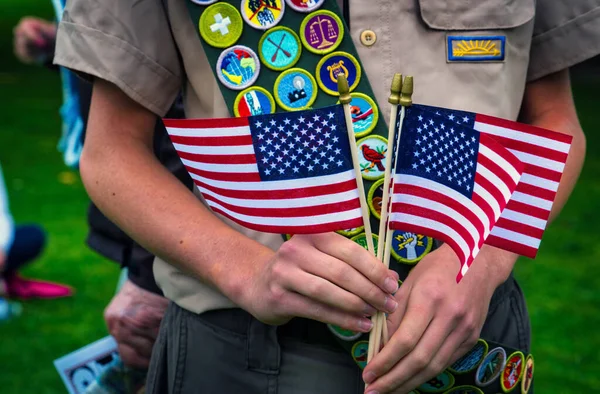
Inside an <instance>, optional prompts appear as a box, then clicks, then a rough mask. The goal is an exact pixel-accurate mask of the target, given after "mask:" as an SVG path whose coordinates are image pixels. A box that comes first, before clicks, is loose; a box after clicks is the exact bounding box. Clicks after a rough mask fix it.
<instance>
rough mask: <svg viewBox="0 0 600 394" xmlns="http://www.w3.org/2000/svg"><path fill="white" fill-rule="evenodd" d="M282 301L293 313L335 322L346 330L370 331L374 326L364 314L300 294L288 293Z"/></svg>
mask: <svg viewBox="0 0 600 394" xmlns="http://www.w3.org/2000/svg"><path fill="white" fill-rule="evenodd" d="M281 302H282V303H285V305H286V308H288V310H290V311H291V313H290V314H291V315H294V316H298V317H304V318H306V319H312V320H317V321H320V322H322V323H327V324H334V325H336V326H339V327H341V328H344V329H346V330H351V331H355V332H369V331H370V330H371V328H372V326H373V324H372V323H371V320H370V319H368V318H366V317H364V316H360V315H354V314H351V313H348V312H344V311H341V310H339V309H337V308H333V307H331V306H329V305H326V304H323V303H319V302H317V301H314V300H312V299H310V298H308V297H305V296H303V295H300V294H294V293H287V295H286V296H285V297H283V299H282V300H281Z"/></svg>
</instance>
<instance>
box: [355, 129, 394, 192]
mask: <svg viewBox="0 0 600 394" xmlns="http://www.w3.org/2000/svg"><path fill="white" fill-rule="evenodd" d="M357 145H358V159H359V162H360V173H361V174H362V176H363V178H365V179H368V180H371V181H375V180H377V179H379V178H382V177H383V176H384V174H385V158H386V155H387V140H386V139H385V138H383V137H381V136H379V135H370V136H368V137H365V138H363V139H362V140H360V141H358V142H357Z"/></svg>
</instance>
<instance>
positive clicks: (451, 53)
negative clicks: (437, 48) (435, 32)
mask: <svg viewBox="0 0 600 394" xmlns="http://www.w3.org/2000/svg"><path fill="white" fill-rule="evenodd" d="M447 40H448V41H447V47H446V51H447V52H448V62H503V61H504V58H505V56H506V36H452V35H449V36H448V39H447Z"/></svg>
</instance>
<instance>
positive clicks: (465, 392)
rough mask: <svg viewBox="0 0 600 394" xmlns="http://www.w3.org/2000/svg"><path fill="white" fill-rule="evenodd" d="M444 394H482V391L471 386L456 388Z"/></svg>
mask: <svg viewBox="0 0 600 394" xmlns="http://www.w3.org/2000/svg"><path fill="white" fill-rule="evenodd" d="M444 394H483V391H481V390H479V389H478V388H477V387H473V386H458V387H455V388H453V389H452V390H450V391H446V392H445V393H444Z"/></svg>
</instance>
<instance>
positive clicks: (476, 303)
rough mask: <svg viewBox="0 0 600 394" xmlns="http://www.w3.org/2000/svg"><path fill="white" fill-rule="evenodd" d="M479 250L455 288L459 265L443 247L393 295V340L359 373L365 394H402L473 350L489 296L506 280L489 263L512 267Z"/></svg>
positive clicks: (494, 254)
mask: <svg viewBox="0 0 600 394" xmlns="http://www.w3.org/2000/svg"><path fill="white" fill-rule="evenodd" d="M484 248H486V247H484ZM484 248H482V251H481V252H480V256H478V258H477V259H476V261H475V262H473V265H472V266H471V268H470V270H469V272H468V273H467V275H466V276H465V277H464V278H463V279H462V281H461V282H460V283H459V284H457V283H456V274H457V272H458V271H459V269H460V263H459V260H458V258H457V257H456V255H455V254H454V252H453V251H452V250H451V249H450V247H449V246H448V245H443V246H442V247H440V248H439V249H438V250H436V251H435V252H432V253H431V254H429V255H427V256H426V257H425V258H423V260H422V261H421V262H420V263H419V264H418V265H417V266H416V267H415V268H414V269H413V270H412V271H411V273H410V274H409V276H408V278H407V279H406V281H405V282H404V283H403V284H402V286H401V287H400V290H399V291H398V292H397V293H396V296H395V297H396V300H397V301H398V302H399V306H398V309H397V310H396V312H395V313H393V314H391V315H389V317H388V322H387V323H388V331H389V332H390V333H394V334H393V335H392V337H391V338H390V341H389V342H388V344H387V345H385V347H384V348H383V349H382V350H381V352H380V353H379V354H378V355H376V356H375V357H374V358H373V360H372V361H371V363H369V365H367V367H366V368H365V370H364V372H363V379H364V380H365V382H366V383H367V384H368V387H367V389H366V392H367V393H371V392H373V393H379V394H383V393H408V392H409V391H410V390H413V389H415V388H416V387H418V386H419V385H420V384H422V383H423V382H425V381H427V380H428V379H431V378H433V377H435V376H436V375H438V374H439V373H440V372H442V371H443V370H444V369H445V368H447V367H448V365H451V364H452V363H453V362H454V361H456V360H457V359H458V358H460V357H461V356H462V355H463V354H465V353H466V352H467V351H469V350H470V349H471V348H472V347H473V346H474V345H475V343H476V342H477V339H478V338H479V334H480V333H481V328H482V327H483V323H484V322H485V318H486V315H487V310H488V307H489V303H490V300H491V297H492V294H493V293H494V290H495V289H496V287H498V286H499V285H500V283H502V282H503V281H504V280H506V277H507V276H508V274H507V273H506V274H505V273H504V272H506V271H502V272H503V273H502V274H500V271H498V270H497V269H496V268H490V267H493V266H492V264H491V263H492V262H493V263H494V264H496V265H500V264H501V263H502V264H505V265H506V267H507V269H508V266H510V269H512V265H513V264H514V262H515V261H516V257H515V258H514V259H513V258H512V257H510V258H508V259H507V260H506V261H498V255H499V254H501V253H502V252H501V251H499V250H498V249H495V248H489V247H487V248H486V249H485V251H484ZM482 253H483V254H482ZM494 258H495V259H494ZM511 259H512V263H511ZM490 260H492V261H490ZM510 269H508V272H510Z"/></svg>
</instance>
